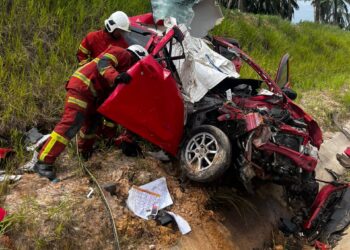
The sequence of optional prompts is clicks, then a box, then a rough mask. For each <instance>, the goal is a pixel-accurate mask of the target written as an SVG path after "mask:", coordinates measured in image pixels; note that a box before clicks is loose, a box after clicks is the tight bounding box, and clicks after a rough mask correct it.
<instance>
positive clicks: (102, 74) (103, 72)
mask: <svg viewBox="0 0 350 250" xmlns="http://www.w3.org/2000/svg"><path fill="white" fill-rule="evenodd" d="M110 68H113V67H112V66H108V67H106V68H103V69H102V71H101V72H100V74H101V76H104V74H105V72H106V70H107V69H110Z"/></svg>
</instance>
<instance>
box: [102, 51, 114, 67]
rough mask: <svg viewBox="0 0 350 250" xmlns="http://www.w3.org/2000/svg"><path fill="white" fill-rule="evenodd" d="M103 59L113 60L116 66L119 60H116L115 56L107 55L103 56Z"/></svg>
mask: <svg viewBox="0 0 350 250" xmlns="http://www.w3.org/2000/svg"><path fill="white" fill-rule="evenodd" d="M103 57H107V58H109V59H111V60H112V61H113V62H114V63H115V66H116V65H117V64H118V60H117V58H116V57H115V56H114V55H112V54H109V53H105V54H104V55H103ZM103 57H102V58H103Z"/></svg>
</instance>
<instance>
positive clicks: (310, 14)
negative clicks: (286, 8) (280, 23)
mask: <svg viewBox="0 0 350 250" xmlns="http://www.w3.org/2000/svg"><path fill="white" fill-rule="evenodd" d="M298 5H299V10H295V11H294V16H293V19H292V22H293V23H299V22H300V21H314V9H313V6H312V5H311V1H307V2H305V1H303V0H301V1H298Z"/></svg>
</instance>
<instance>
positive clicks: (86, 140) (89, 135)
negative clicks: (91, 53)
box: [39, 46, 132, 164]
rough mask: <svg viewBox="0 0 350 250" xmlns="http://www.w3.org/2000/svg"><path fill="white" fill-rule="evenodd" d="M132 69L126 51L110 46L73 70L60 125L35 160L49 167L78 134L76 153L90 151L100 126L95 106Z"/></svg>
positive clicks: (128, 54)
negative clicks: (118, 79)
mask: <svg viewBox="0 0 350 250" xmlns="http://www.w3.org/2000/svg"><path fill="white" fill-rule="evenodd" d="M131 65H132V55H131V54H130V52H129V51H127V50H125V49H122V48H119V47H115V46H110V47H109V48H108V49H107V50H106V51H105V52H104V53H102V54H101V55H99V56H98V57H97V58H95V59H94V60H92V61H91V62H89V63H87V64H85V65H84V66H82V67H80V68H79V69H77V70H76V71H75V72H74V74H73V75H72V76H71V78H70V80H69V82H68V83H67V85H66V90H67V95H66V101H65V107H64V113H63V116H62V118H61V121H60V122H59V123H58V124H57V125H56V126H55V128H54V130H53V132H52V133H51V136H50V137H49V139H48V140H47V141H46V142H45V144H44V146H43V147H42V148H41V150H40V152H39V160H40V161H41V162H44V163H46V164H52V163H53V162H54V161H55V160H56V158H57V157H58V156H59V155H60V154H61V152H62V151H63V150H64V148H65V147H66V145H67V144H68V142H69V141H70V140H71V139H72V138H73V137H74V136H75V135H76V133H77V132H78V131H79V130H80V139H79V144H78V146H79V149H80V150H81V151H90V150H92V146H93V143H94V141H95V132H96V130H97V129H98V128H99V126H100V125H102V124H101V119H100V118H101V117H100V115H99V114H98V113H97V111H96V110H97V108H98V106H99V105H100V104H101V103H102V102H103V101H104V100H105V99H106V98H107V97H108V96H109V94H110V93H111V92H112V91H113V89H114V87H115V79H116V77H117V76H118V75H119V73H121V72H126V71H127V70H128V69H129V68H130V66H131Z"/></svg>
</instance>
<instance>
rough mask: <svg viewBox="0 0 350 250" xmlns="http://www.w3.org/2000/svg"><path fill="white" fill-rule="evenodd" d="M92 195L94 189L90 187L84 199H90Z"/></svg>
mask: <svg viewBox="0 0 350 250" xmlns="http://www.w3.org/2000/svg"><path fill="white" fill-rule="evenodd" d="M93 193H94V189H93V188H92V187H90V189H89V193H88V194H87V195H86V198H88V199H90V198H92V195H93Z"/></svg>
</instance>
